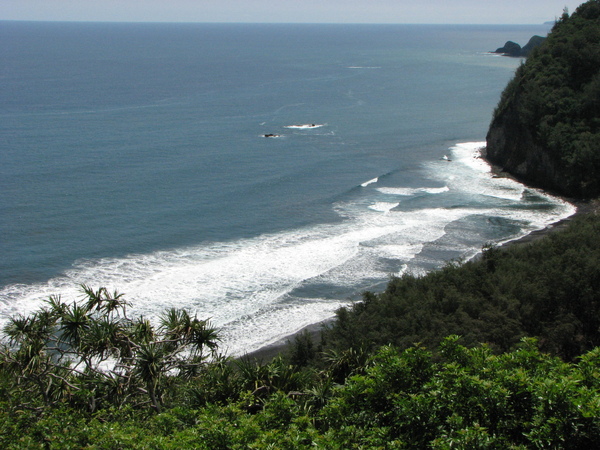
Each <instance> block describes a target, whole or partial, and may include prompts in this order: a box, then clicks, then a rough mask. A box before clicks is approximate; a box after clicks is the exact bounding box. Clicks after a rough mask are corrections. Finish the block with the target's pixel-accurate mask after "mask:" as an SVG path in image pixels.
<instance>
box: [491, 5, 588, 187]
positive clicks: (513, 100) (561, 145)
mask: <svg viewBox="0 0 600 450" xmlns="http://www.w3.org/2000/svg"><path fill="white" fill-rule="evenodd" d="M486 140H487V150H486V157H487V159H488V161H490V162H491V163H492V164H494V165H496V166H499V167H500V168H501V169H502V170H504V171H506V172H509V173H510V174H512V175H514V176H515V177H516V178H518V179H519V180H521V181H523V182H525V183H528V184H531V185H534V186H538V187H541V188H543V189H547V190H550V191H553V192H555V193H558V194H561V195H565V196H569V197H575V198H591V197H597V196H598V195H600V182H599V179H600V1H598V0H591V1H588V2H586V3H584V4H582V5H581V6H580V7H579V8H578V9H577V10H576V11H575V12H574V13H573V14H572V15H571V16H569V15H568V14H567V13H566V12H565V13H564V14H563V15H562V17H561V18H560V19H559V20H558V21H557V22H556V24H555V26H554V27H553V29H552V31H551V33H550V34H549V35H548V38H547V39H546V40H545V41H544V42H543V43H542V44H541V45H540V46H539V47H537V48H536V49H535V50H534V51H533V52H532V53H531V54H530V56H529V58H528V59H527V61H526V62H525V63H524V64H522V65H521V66H520V67H519V69H517V71H516V74H515V77H514V78H513V79H512V80H511V81H510V83H509V84H508V86H507V87H506V89H505V90H504V92H503V94H502V97H501V100H500V102H499V104H498V106H497V108H496V110H495V111H494V116H493V119H492V122H491V124H490V128H489V131H488V134H487V138H486Z"/></svg>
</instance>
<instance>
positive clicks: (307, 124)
mask: <svg viewBox="0 0 600 450" xmlns="http://www.w3.org/2000/svg"><path fill="white" fill-rule="evenodd" d="M324 126H325V124H315V123H305V124H302V125H287V126H285V127H284V128H297V129H303V130H305V129H310V128H321V127H324Z"/></svg>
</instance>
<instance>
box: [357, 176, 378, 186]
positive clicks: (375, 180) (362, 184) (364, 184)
mask: <svg viewBox="0 0 600 450" xmlns="http://www.w3.org/2000/svg"><path fill="white" fill-rule="evenodd" d="M378 181H379V178H377V177H376V178H373V179H371V180H369V181H365V182H364V183H361V186H362V187H367V186H368V185H370V184H374V183H377V182H378Z"/></svg>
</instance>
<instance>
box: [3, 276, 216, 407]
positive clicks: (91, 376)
mask: <svg viewBox="0 0 600 450" xmlns="http://www.w3.org/2000/svg"><path fill="white" fill-rule="evenodd" d="M82 290H83V293H84V295H85V297H84V299H83V301H82V302H79V303H77V302H74V303H71V304H67V303H65V302H63V301H62V300H61V299H60V297H51V298H50V299H49V300H48V301H47V302H46V303H45V305H44V306H43V307H42V308H41V309H40V310H39V311H37V312H35V313H33V314H31V315H29V316H24V315H18V316H15V317H13V318H11V319H10V320H9V321H8V323H7V325H6V326H5V327H4V335H5V336H4V343H3V344H2V346H1V347H0V371H2V372H3V375H5V376H14V377H16V379H17V382H18V383H21V384H27V386H31V388H29V387H28V388H27V389H26V391H27V392H29V393H32V395H31V396H30V397H31V398H30V399H29V400H27V401H28V402H29V401H30V400H31V401H30V403H31V404H34V403H36V401H37V402H38V404H39V402H40V401H41V404H42V405H43V406H44V407H45V406H52V405H53V404H56V402H58V401H65V399H66V400H67V401H72V402H76V403H81V402H85V403H86V404H87V406H88V408H89V409H90V410H91V411H94V410H95V409H96V408H97V406H98V402H102V401H103V402H110V403H111V404H113V405H117V406H121V405H123V404H125V403H126V401H130V400H132V399H134V398H136V397H139V396H140V395H142V396H143V395H146V396H147V397H146V398H147V400H146V402H147V403H149V404H150V405H151V406H152V407H153V408H154V409H155V410H156V411H159V412H160V411H161V406H162V394H163V391H164V385H165V382H166V381H167V380H168V379H169V378H172V377H175V376H186V377H189V376H194V375H195V374H197V373H198V368H199V367H201V366H202V365H203V364H205V361H206V355H205V351H206V349H208V350H210V352H211V353H212V354H215V352H216V349H217V342H218V340H219V338H218V334H217V331H216V329H215V328H213V327H212V326H211V325H210V323H209V322H208V321H205V320H199V319H198V318H197V317H196V316H193V317H192V316H191V315H190V314H189V313H188V312H187V311H185V310H177V309H169V310H167V311H166V312H165V313H164V314H162V315H161V316H160V318H159V324H158V326H154V325H153V324H152V322H151V321H150V320H148V319H147V318H144V317H137V318H134V319H130V318H129V317H127V315H126V307H127V306H128V302H126V301H125V300H124V298H123V295H122V294H119V293H118V292H114V293H110V292H109V291H108V290H107V289H106V288H100V289H98V290H94V289H92V288H90V287H88V286H85V285H83V286H82ZM34 391H35V392H37V394H33V392H34ZM15 402H16V403H18V405H15V406H17V407H22V406H24V404H23V402H21V401H20V399H15ZM136 402H137V404H139V403H140V399H139V398H138V400H136ZM141 403H144V402H143V401H142V402H141Z"/></svg>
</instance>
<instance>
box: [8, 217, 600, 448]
mask: <svg viewBox="0 0 600 450" xmlns="http://www.w3.org/2000/svg"><path fill="white" fill-rule="evenodd" d="M599 252H600V217H599V216H597V215H595V214H590V215H587V216H582V217H579V218H577V219H576V220H573V222H572V223H571V225H570V226H569V227H568V228H567V229H565V230H562V231H556V232H555V233H553V234H551V235H549V236H548V237H546V238H544V239H541V240H538V241H536V242H534V243H530V244H521V245H516V246H512V247H509V248H507V249H498V248H494V247H489V248H487V249H485V251H484V254H483V256H482V257H481V259H480V260H478V261H474V262H467V263H464V264H459V263H451V264H448V265H447V266H446V267H445V268H444V269H442V270H440V271H438V272H435V273H432V274H430V275H427V276H424V277H421V278H419V277H413V276H404V277H403V278H400V279H394V280H392V281H391V282H390V284H389V286H388V288H387V290H386V291H385V292H383V293H381V294H372V293H366V294H365V301H364V302H361V303H358V304H356V305H355V306H353V307H352V308H349V309H342V310H340V311H339V312H338V321H337V322H335V323H334V324H333V325H332V326H331V327H330V329H328V330H326V331H325V332H324V334H323V337H324V342H321V343H319V344H318V345H317V344H315V343H313V342H312V340H311V339H310V336H309V335H308V334H301V335H299V336H297V337H296V338H295V341H294V342H293V343H292V344H291V345H290V347H289V349H288V351H287V353H286V354H284V355H281V356H278V357H277V358H275V359H273V360H272V361H267V362H261V361H255V360H250V359H248V358H242V359H237V360H234V359H231V358H226V357H223V356H220V355H219V354H218V351H217V350H218V349H217V346H216V344H217V342H218V336H217V334H216V332H215V330H214V329H213V328H211V327H210V324H208V323H207V322H205V321H202V320H198V319H197V318H195V317H192V316H190V315H189V314H188V313H187V312H186V311H181V310H174V309H172V310H167V311H166V312H165V313H164V314H163V315H162V316H161V317H160V319H159V323H158V325H156V326H153V325H152V324H151V323H149V322H148V321H147V320H145V319H144V318H142V317H139V318H135V319H134V318H129V317H128V316H127V314H126V307H127V302H125V300H124V299H123V297H122V296H121V295H119V294H117V293H114V294H110V293H109V292H108V291H106V290H105V289H99V290H98V291H94V290H93V289H90V288H88V287H84V288H83V291H84V295H85V298H84V299H83V301H82V302H80V303H75V304H65V303H64V302H61V301H60V299H58V298H51V299H49V300H48V302H47V303H46V304H45V305H44V307H43V308H41V309H40V310H39V311H37V312H35V313H34V314H32V315H30V316H28V317H24V316H17V317H14V318H13V319H12V320H11V321H10V322H9V324H8V325H7V326H6V327H5V343H4V345H3V347H2V348H1V349H0V446H1V447H2V448H57V449H62V448H65V449H67V448H90V449H93V448H97V449H101V448H107V449H108V448H111V449H112V448H207V449H229V448H240V449H241V448H290V449H296V448H298V449H300V448H311V447H315V446H316V447H317V448H331V449H347V448H426V447H427V448H428V447H431V448H440V449H450V448H499V449H500V448H502V449H505V448H537V447H539V448H574V449H578V448H582V449H587V448H593V446H594V442H597V441H598V439H600V347H599V346H598V339H599V328H600V323H599V321H600V314H599V309H598V308H599V305H600V303H599V300H600V286H599V283H600V263H599V261H600V254H599ZM455 331H458V332H460V334H462V335H463V337H462V338H459V337H457V336H453V335H452V334H453V333H454V332H455ZM447 335H450V337H445V336H447ZM525 336H539V340H536V339H534V338H532V337H525ZM358 337H360V338H358ZM414 342H421V343H427V347H425V346H423V344H414ZM483 342H485V344H482V343H483ZM390 344H391V345H390ZM428 349H431V350H428ZM559 355H560V356H561V357H562V358H561V357H559Z"/></svg>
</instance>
